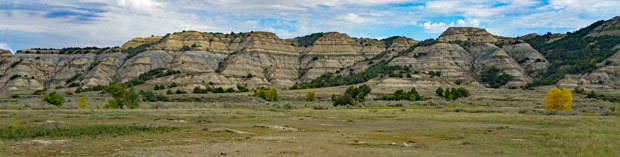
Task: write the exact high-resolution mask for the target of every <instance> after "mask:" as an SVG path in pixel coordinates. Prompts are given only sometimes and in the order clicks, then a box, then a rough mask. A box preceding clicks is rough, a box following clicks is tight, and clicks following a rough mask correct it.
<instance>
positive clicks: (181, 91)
mask: <svg viewBox="0 0 620 157" xmlns="http://www.w3.org/2000/svg"><path fill="white" fill-rule="evenodd" d="M174 93H175V94H187V92H186V91H184V90H180V89H177V91H176V92H174Z"/></svg>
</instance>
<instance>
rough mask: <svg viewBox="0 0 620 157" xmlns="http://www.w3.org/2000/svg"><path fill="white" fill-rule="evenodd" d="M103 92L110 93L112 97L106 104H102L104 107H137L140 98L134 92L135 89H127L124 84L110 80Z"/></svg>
mask: <svg viewBox="0 0 620 157" xmlns="http://www.w3.org/2000/svg"><path fill="white" fill-rule="evenodd" d="M105 92H107V93H109V94H110V95H112V99H109V100H108V104H106V105H104V106H103V107H104V108H120V109H122V108H130V109H135V108H138V105H139V103H140V99H139V96H138V94H137V93H136V89H135V88H133V87H131V88H130V89H129V90H128V89H127V87H126V86H125V85H124V84H121V83H116V82H111V83H110V85H109V86H108V87H106V89H105Z"/></svg>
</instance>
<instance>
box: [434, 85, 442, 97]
mask: <svg viewBox="0 0 620 157" xmlns="http://www.w3.org/2000/svg"><path fill="white" fill-rule="evenodd" d="M435 93H436V94H437V96H440V97H443V88H441V87H439V88H437V90H435Z"/></svg>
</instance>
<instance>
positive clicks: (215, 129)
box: [207, 128, 252, 134]
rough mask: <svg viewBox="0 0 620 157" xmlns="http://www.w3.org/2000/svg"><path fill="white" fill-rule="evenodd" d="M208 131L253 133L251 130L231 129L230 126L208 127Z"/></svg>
mask: <svg viewBox="0 0 620 157" xmlns="http://www.w3.org/2000/svg"><path fill="white" fill-rule="evenodd" d="M207 131H209V132H230V133H235V134H252V133H251V132H245V131H241V130H235V129H230V128H212V129H207Z"/></svg>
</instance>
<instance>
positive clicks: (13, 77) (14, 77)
mask: <svg viewBox="0 0 620 157" xmlns="http://www.w3.org/2000/svg"><path fill="white" fill-rule="evenodd" d="M20 77H22V75H17V74H13V75H11V77H10V78H9V80H14V79H16V78H20Z"/></svg>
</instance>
